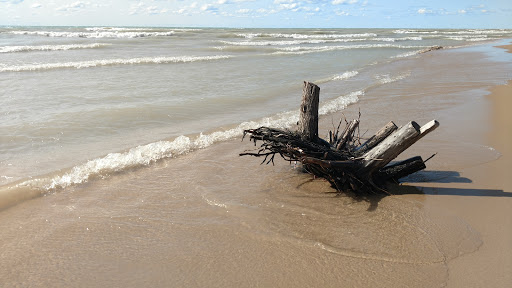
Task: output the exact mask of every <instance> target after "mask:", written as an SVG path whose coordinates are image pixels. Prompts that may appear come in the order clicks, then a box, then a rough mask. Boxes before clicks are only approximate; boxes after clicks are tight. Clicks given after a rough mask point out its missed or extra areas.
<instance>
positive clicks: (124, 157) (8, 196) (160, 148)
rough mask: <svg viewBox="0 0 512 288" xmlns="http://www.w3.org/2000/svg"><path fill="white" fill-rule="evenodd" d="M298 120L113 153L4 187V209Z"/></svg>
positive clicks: (273, 120)
mask: <svg viewBox="0 0 512 288" xmlns="http://www.w3.org/2000/svg"><path fill="white" fill-rule="evenodd" d="M361 95H364V92H363V91H355V92H352V93H350V94H348V95H341V96H339V97H337V98H335V99H332V100H328V101H325V102H324V103H322V104H321V105H320V108H319V114H320V115H326V114H329V113H333V112H336V111H339V110H342V109H344V108H346V107H347V106H348V105H350V104H352V103H356V102H357V101H359V96H361ZM298 120H299V111H298V110H293V111H287V112H282V113H279V114H276V115H274V116H271V117H266V118H263V119H260V120H258V121H248V122H243V123H241V124H239V125H238V126H237V127H235V128H232V129H228V130H220V131H215V132H212V133H210V134H200V135H199V136H196V137H187V136H183V135H182V136H179V137H177V138H176V139H174V140H172V141H158V142H154V143H150V144H147V145H141V146H137V147H134V148H132V149H130V150H128V151H126V152H122V153H110V154H108V155H106V156H104V157H100V158H96V159H93V160H90V161H87V162H86V163H84V164H81V165H77V166H75V167H73V168H71V169H69V170H68V171H67V172H64V173H63V174H60V175H56V176H50V177H47V178H44V177H43V178H34V179H30V180H26V181H20V182H18V183H17V184H14V185H12V186H9V187H7V188H6V189H4V188H5V186H4V187H2V188H3V189H2V190H0V209H2V208H5V207H8V206H11V205H13V204H14V203H17V202H20V201H22V200H27V199H30V198H35V197H37V196H40V195H43V194H45V193H48V192H52V191H56V190H58V189H63V188H66V187H69V186H72V185H77V184H81V183H84V182H87V181H89V180H90V179H95V178H102V177H105V176H108V175H112V174H115V173H120V172H123V171H126V170H128V169H132V168H137V167H143V166H147V165H150V164H151V163H154V162H156V161H158V160H160V159H164V158H172V157H177V156H180V155H183V154H186V153H189V152H192V151H195V150H198V149H204V148H207V147H209V146H211V145H213V144H214V143H217V142H221V141H226V140H230V139H233V138H235V137H241V136H242V135H243V131H244V130H247V129H251V128H257V127H260V126H268V127H275V128H282V129H286V128H289V127H291V126H292V125H294V124H295V123H296V122H297V121H298ZM16 191H20V193H25V194H23V195H19V196H15V195H13V194H16Z"/></svg>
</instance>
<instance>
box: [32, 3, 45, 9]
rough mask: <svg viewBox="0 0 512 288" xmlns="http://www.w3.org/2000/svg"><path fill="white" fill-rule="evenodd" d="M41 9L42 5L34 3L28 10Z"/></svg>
mask: <svg viewBox="0 0 512 288" xmlns="http://www.w3.org/2000/svg"><path fill="white" fill-rule="evenodd" d="M41 7H43V5H41V4H40V3H34V4H32V6H30V8H34V9H37V8H41Z"/></svg>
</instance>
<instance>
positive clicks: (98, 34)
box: [10, 30, 175, 38]
mask: <svg viewBox="0 0 512 288" xmlns="http://www.w3.org/2000/svg"><path fill="white" fill-rule="evenodd" d="M10 33H11V34H15V35H32V36H46V37H67V38H139V37H158V36H173V35H174V34H175V32H174V31H165V32H149V31H125V32H123V31H120V30H112V31H110V30H97V31H89V32H67V31H66V32H64V31H11V32H10Z"/></svg>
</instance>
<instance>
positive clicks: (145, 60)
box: [0, 55, 233, 72]
mask: <svg viewBox="0 0 512 288" xmlns="http://www.w3.org/2000/svg"><path fill="white" fill-rule="evenodd" d="M231 57H233V56H231V55H215V56H180V57H142V58H131V59H104V60H90V61H77V62H63V63H45V64H25V65H15V66H0V72H22V71H37V70H50V69H59V68H76V69H82V68H91V67H99V66H112V65H135V64H164V63H186V62H197V61H209V60H221V59H228V58H231Z"/></svg>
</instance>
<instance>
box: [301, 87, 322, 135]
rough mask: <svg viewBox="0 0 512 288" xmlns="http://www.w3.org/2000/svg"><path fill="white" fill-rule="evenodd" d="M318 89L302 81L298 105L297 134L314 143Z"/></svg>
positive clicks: (316, 132)
mask: <svg viewBox="0 0 512 288" xmlns="http://www.w3.org/2000/svg"><path fill="white" fill-rule="evenodd" d="M319 98H320V87H318V86H316V85H315V84H313V83H310V82H306V81H304V87H303V89H302V103H301V105H300V116H299V133H300V134H301V135H302V137H303V138H304V139H306V140H309V141H312V142H316V141H317V139H318V102H319Z"/></svg>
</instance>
